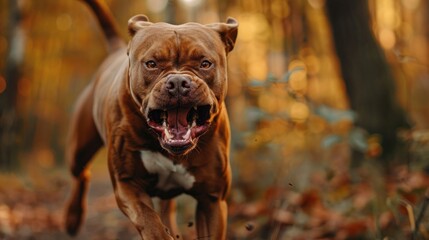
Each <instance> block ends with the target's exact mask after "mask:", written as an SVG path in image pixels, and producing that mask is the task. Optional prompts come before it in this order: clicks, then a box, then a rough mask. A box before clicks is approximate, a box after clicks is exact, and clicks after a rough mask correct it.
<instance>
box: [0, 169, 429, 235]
mask: <svg viewBox="0 0 429 240" xmlns="http://www.w3.org/2000/svg"><path fill="white" fill-rule="evenodd" d="M94 165H95V166H93V168H92V169H93V171H92V178H91V183H90V191H89V195H88V201H87V202H88V208H87V209H88V210H87V215H86V218H85V222H84V225H83V227H82V229H81V231H80V232H79V234H78V236H77V237H75V238H71V237H69V236H67V235H66V234H65V232H64V231H63V217H64V212H63V211H64V205H65V203H66V201H67V197H68V196H69V191H70V183H71V177H70V175H69V173H68V172H67V171H66V170H65V169H64V168H55V169H43V168H40V167H33V168H31V169H28V168H27V169H26V170H25V171H24V173H22V174H11V173H9V174H5V173H3V174H0V183H1V184H0V239H1V240H3V239H4V240H15V239H35V240H39V239H41V240H50V239H56V240H57V239H65V240H67V239H70V240H71V239H94V240H98V239H103V240H110V239H112V240H113V239H126V240H128V239H131V240H132V239H139V236H138V234H137V232H136V230H135V229H134V227H133V226H132V225H131V224H130V222H129V221H128V220H127V218H126V217H125V216H124V215H123V214H122V213H121V212H120V210H118V208H117V206H116V202H115V199H114V195H113V191H112V186H111V183H110V180H109V177H108V173H107V167H106V166H105V164H103V163H100V162H99V163H95V164H94ZM316 169H317V168H316ZM320 169H321V168H319V170H317V171H314V172H312V173H310V174H306V176H309V179H310V181H309V184H308V185H307V186H306V187H304V188H301V189H299V190H298V189H296V187H295V186H294V184H296V183H294V182H291V183H288V184H287V185H286V186H271V187H268V188H266V189H259V193H260V194H259V197H257V198H253V199H247V198H246V197H245V192H246V190H245V187H244V186H241V185H239V184H240V183H237V184H236V185H235V187H233V189H232V192H231V197H230V199H229V230H228V231H229V232H228V236H229V237H228V239H414V240H417V239H429V233H428V231H429V221H428V219H429V216H428V215H429V213H427V212H428V211H423V210H422V209H423V208H424V207H423V206H424V204H425V203H427V202H428V201H429V192H428V191H427V187H428V186H429V176H428V175H427V173H426V172H425V171H423V170H412V171H411V170H410V169H409V168H407V167H404V166H402V167H398V168H397V169H396V170H395V172H394V174H391V175H389V176H386V177H374V174H371V173H368V170H369V169H371V168H370V167H368V166H366V167H365V168H363V169H366V171H363V169H360V171H358V172H359V173H358V175H360V179H361V180H360V181H359V180H358V181H356V180H352V177H351V174H350V172H346V171H344V172H343V173H342V174H341V173H338V172H337V173H335V172H329V171H328V172H326V171H325V170H323V171H321V170H320ZM247 187H248V186H247ZM380 189H383V191H381V190H380ZM190 199H191V198H190V197H187V196H181V197H180V198H179V201H178V208H179V214H178V223H179V227H180V229H181V232H182V235H181V239H195V223H194V220H193V217H194V216H193V214H194V213H193V211H194V207H195V201H193V200H192V201H190ZM189 203H191V204H189ZM420 215H421V219H419V217H420ZM416 225H418V226H416ZM417 227H418V229H419V231H414V229H416V228H417ZM413 232H418V234H417V235H415V236H414V238H413Z"/></svg>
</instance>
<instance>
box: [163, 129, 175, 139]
mask: <svg viewBox="0 0 429 240" xmlns="http://www.w3.org/2000/svg"><path fill="white" fill-rule="evenodd" d="M164 134H165V136H166V137H167V140H171V139H172V138H173V135H171V134H170V132H168V129H167V128H164Z"/></svg>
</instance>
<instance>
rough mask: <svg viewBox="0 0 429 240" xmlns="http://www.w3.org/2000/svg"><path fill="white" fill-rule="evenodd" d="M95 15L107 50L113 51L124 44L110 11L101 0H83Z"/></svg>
mask: <svg viewBox="0 0 429 240" xmlns="http://www.w3.org/2000/svg"><path fill="white" fill-rule="evenodd" d="M83 1H84V2H85V3H86V4H88V6H89V7H90V8H91V10H92V11H93V12H94V14H95V16H96V17H97V20H98V23H99V24H100V26H101V28H102V30H103V33H104V36H105V37H106V39H107V43H108V47H109V51H111V52H113V51H115V50H116V49H118V48H120V47H121V46H123V44H124V40H123V38H122V37H121V34H120V33H119V31H118V28H117V27H116V22H115V20H114V18H113V15H112V12H111V11H110V9H109V8H108V7H107V5H106V3H105V2H104V1H103V0H83Z"/></svg>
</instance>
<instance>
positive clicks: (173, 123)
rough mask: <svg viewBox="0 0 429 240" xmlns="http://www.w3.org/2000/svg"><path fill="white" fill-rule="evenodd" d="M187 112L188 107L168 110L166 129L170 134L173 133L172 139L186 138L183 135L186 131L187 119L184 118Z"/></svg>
mask: <svg viewBox="0 0 429 240" xmlns="http://www.w3.org/2000/svg"><path fill="white" fill-rule="evenodd" d="M188 113H189V109H188V108H177V109H172V110H168V112H167V116H168V117H167V123H168V128H169V129H168V131H169V133H170V134H172V135H173V136H172V137H173V139H178V140H182V139H184V138H186V137H185V135H186V133H187V132H188V120H187V119H186V118H187V116H188ZM188 137H189V136H188Z"/></svg>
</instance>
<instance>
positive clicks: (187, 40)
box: [128, 15, 238, 155]
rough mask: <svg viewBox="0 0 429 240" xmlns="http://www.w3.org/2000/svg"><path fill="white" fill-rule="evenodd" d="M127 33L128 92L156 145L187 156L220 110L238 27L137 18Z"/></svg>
mask: <svg viewBox="0 0 429 240" xmlns="http://www.w3.org/2000/svg"><path fill="white" fill-rule="evenodd" d="M128 30H129V32H130V34H131V36H132V39H131V41H130V43H129V46H128V56H129V68H128V76H129V79H128V86H129V90H130V94H131V96H132V97H133V99H134V101H135V102H136V103H137V104H138V105H139V106H141V109H140V111H141V113H142V114H143V116H144V117H145V119H146V121H147V123H148V125H149V127H150V128H151V129H152V130H154V131H155V132H156V134H157V136H158V139H159V142H160V144H161V146H162V147H163V148H164V149H166V150H167V151H168V152H170V153H171V154H174V155H182V154H186V153H188V152H189V151H191V150H192V149H193V148H194V147H195V146H196V144H197V141H198V138H199V137H200V136H201V135H202V134H204V133H205V132H206V131H207V130H208V128H209V127H210V125H211V124H212V122H213V120H214V119H215V117H216V115H217V114H218V113H219V111H220V109H219V108H220V106H221V104H222V101H223V100H224V97H225V94H226V91H227V62H226V56H227V54H228V53H229V52H230V51H231V50H232V49H233V48H234V44H235V39H236V37H237V30H238V23H237V21H236V20H235V19H232V18H228V20H227V22H226V23H215V24H209V25H201V24H197V23H186V24H183V25H170V24H167V23H151V22H149V20H148V18H147V17H146V16H144V15H137V16H135V17H133V18H131V19H130V20H129V22H128Z"/></svg>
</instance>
